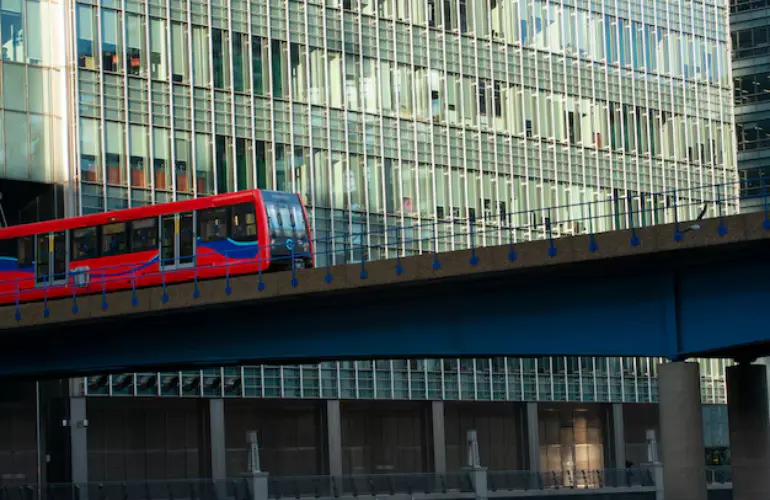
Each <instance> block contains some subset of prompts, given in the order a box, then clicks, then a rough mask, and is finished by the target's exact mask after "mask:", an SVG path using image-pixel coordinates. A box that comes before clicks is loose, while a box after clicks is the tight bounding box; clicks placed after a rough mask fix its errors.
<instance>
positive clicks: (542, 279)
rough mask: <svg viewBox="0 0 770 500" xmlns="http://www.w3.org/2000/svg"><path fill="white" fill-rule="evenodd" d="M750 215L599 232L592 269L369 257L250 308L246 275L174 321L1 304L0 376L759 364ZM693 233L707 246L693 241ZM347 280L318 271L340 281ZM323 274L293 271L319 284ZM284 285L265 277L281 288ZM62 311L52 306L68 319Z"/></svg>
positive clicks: (761, 283) (487, 254)
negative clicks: (19, 313)
mask: <svg viewBox="0 0 770 500" xmlns="http://www.w3.org/2000/svg"><path fill="white" fill-rule="evenodd" d="M761 216H762V214H751V215H750V216H739V217H735V218H728V219H725V221H726V223H727V224H728V226H729V229H730V233H729V235H728V236H725V237H721V238H722V239H721V240H720V239H719V238H720V237H719V236H716V234H717V229H716V227H717V226H716V221H704V223H703V224H702V228H701V230H700V231H698V232H697V234H692V235H688V239H687V240H685V241H683V242H681V243H680V244H679V245H680V246H677V245H672V246H671V248H669V249H663V250H661V249H660V248H658V249H657V250H656V251H650V250H649V245H648V248H647V251H646V252H645V251H637V249H631V250H629V249H628V239H629V233H628V232H626V231H623V232H616V233H608V234H606V235H598V236H597V241H598V242H599V245H600V246H599V248H600V249H601V250H602V251H604V253H605V256H604V258H592V259H584V260H579V261H576V260H569V259H566V258H565V259H553V258H552V259H551V262H547V263H546V264H545V265H539V266H535V265H532V266H526V265H523V264H521V263H517V264H516V265H510V266H509V267H508V268H507V269H497V270H494V269H489V268H484V267H483V266H479V267H480V269H478V272H474V273H468V274H464V275H463V274H461V273H454V275H452V276H449V277H446V278H437V277H433V276H431V279H415V280H411V281H409V280H401V281H395V282H392V283H382V282H378V281H377V278H376V276H374V275H375V274H376V273H377V272H379V271H378V270H380V271H382V272H385V271H387V272H390V273H392V272H393V270H392V267H393V263H392V262H377V263H371V264H367V266H370V267H369V269H370V275H372V279H371V280H369V283H372V282H373V283H372V284H368V283H367V284H366V286H364V284H361V285H359V286H349V287H340V288H338V289H336V290H331V291H325V292H321V291H317V292H309V293H304V294H303V293H298V294H293V295H292V294H285V295H281V294H277V295H274V296H272V297H266V298H258V297H259V294H258V293H257V292H255V291H254V289H255V288H256V278H255V277H251V276H249V277H243V278H237V279H234V280H233V281H232V286H233V290H234V294H235V291H237V290H239V289H245V288H249V294H250V297H251V298H249V299H244V300H230V301H228V302H227V303H219V304H208V305H202V306H197V307H186V308H180V309H175V310H160V311H158V310H155V311H148V312H146V313H143V314H130V315H117V314H116V315H113V316H106V317H103V318H100V319H99V318H95V317H94V316H96V315H92V316H91V317H89V318H88V319H87V320H85V321H76V320H72V321H66V322H60V323H53V324H50V323H48V322H45V321H39V322H37V323H36V324H29V326H24V325H22V324H21V323H22V322H19V324H16V325H11V324H10V323H11V322H10V320H9V318H10V317H11V316H12V315H13V308H5V309H3V310H2V315H3V316H4V317H5V319H4V320H3V323H4V326H7V327H6V328H5V329H4V330H2V331H0V335H2V336H3V341H4V342H3V343H4V345H5V346H6V348H5V349H2V350H0V375H4V376H32V375H36V374H50V375H69V374H75V373H96V372H101V373H103V372H105V371H134V370H138V369H148V368H158V369H159V368H171V367H175V366H188V367H189V366H192V365H226V364H239V363H248V362H255V361H259V362H270V361H275V362H281V363H285V362H306V361H309V360H323V359H346V358H348V359H349V358H358V359H361V358H365V359H371V358H378V357H389V358H390V357H406V356H425V357H442V356H446V357H458V356H460V357H461V356H486V355H493V356H494V355H500V356H502V355H510V356H549V355H586V356H662V357H668V358H672V359H680V358H684V357H689V356H714V357H723V356H726V357H727V356H729V357H756V356H761V355H765V354H768V353H770V345H769V344H768V343H767V342H766V341H765V339H766V338H767V337H768V335H767V333H765V332H766V328H767V326H766V323H767V321H766V319H765V316H764V311H765V310H766V307H767V304H768V303H770V302H769V301H768V299H770V287H768V286H767V283H770V262H768V259H767V258H766V256H767V255H768V245H770V239H766V238H768V237H770V234H767V233H770V232H764V233H757V234H758V236H755V237H753V238H747V237H746V235H747V234H748V230H747V229H746V228H747V227H748V226H749V225H748V222H747V221H749V220H751V221H753V219H748V218H749V217H754V218H757V217H761ZM761 222H762V219H761V218H759V219H757V221H753V222H752V224H754V223H758V225H759V226H761ZM666 227H667V226H661V227H657V228H655V227H653V228H646V229H643V230H640V231H638V234H639V235H640V237H641V240H642V244H643V245H644V244H645V243H644V242H645V241H648V240H649V239H650V238H652V237H653V236H651V235H655V238H658V239H660V238H663V236H666V235H664V234H663V233H664V232H665V230H666V229H665V228H666ZM645 232H649V234H647V233H645ZM662 235H663V236H662ZM741 235H743V237H741ZM666 238H670V235H668V236H666ZM698 238H705V240H704V243H703V244H700V245H699V244H697V242H698ZM613 239H614V240H617V241H616V246H618V247H619V246H620V243H621V242H625V245H626V246H625V249H624V250H623V251H622V252H619V251H618V252H616V253H619V255H615V256H611V255H608V254H611V250H610V249H611V248H613V244H612V242H613V241H614V240H613ZM570 240H572V241H571V242H570ZM715 241H716V244H715V243H714V242H715ZM586 242H587V239H586V238H582V237H576V238H570V239H562V240H557V241H556V247H557V249H559V248H561V249H562V250H563V249H566V248H568V245H570V248H572V249H573V253H574V249H575V248H576V247H577V245H578V244H580V245H584V244H586ZM544 243H545V242H534V243H531V244H522V245H520V246H519V248H520V250H519V255H520V260H521V259H523V258H525V256H526V254H527V247H528V245H532V247H531V248H532V249H542V251H543V252H545V251H546V246H544ZM538 245H539V246H538ZM481 250H483V252H482V251H481ZM481 250H480V251H479V255H480V258H481V260H482V261H484V260H485V259H487V260H488V261H493V262H496V263H501V262H505V261H506V260H507V255H508V251H509V249H508V248H507V247H498V248H486V249H481ZM538 251H541V250H538ZM564 253H565V252H564V251H562V253H561V255H564ZM467 256H468V252H454V253H453V254H442V255H440V258H441V259H442V262H444V263H445V265H446V267H449V264H450V263H453V262H454V263H456V262H462V260H463V259H467ZM599 257H602V256H599ZM432 259H433V256H431V255H425V256H419V257H414V258H409V259H404V260H403V261H402V263H403V266H404V268H405V273H406V274H409V273H410V272H414V273H419V272H420V269H423V268H430V266H431V264H432ZM545 259H548V257H545ZM541 260H543V259H542V258H541ZM466 262H467V261H466ZM466 265H467V266H470V264H466ZM357 269H360V266H340V267H339V268H332V270H331V271H332V274H333V275H335V276H344V275H345V273H347V275H351V274H352V273H354V272H358V271H357ZM325 272H326V271H325V270H322V269H319V270H312V271H306V272H305V273H307V274H305V275H304V276H305V277H306V278H307V279H314V280H317V279H318V278H319V277H320V278H322V277H323V274H322V273H325ZM282 274H283V273H281V275H282ZM447 274H452V273H451V272H448V273H447ZM281 275H279V274H276V275H272V276H271V277H270V280H280V279H285V281H287V282H288V281H289V280H290V276H281ZM302 279H303V274H302V273H301V274H300V280H302ZM348 281H349V282H350V281H351V280H350V279H348ZM276 282H277V281H276ZM377 283H379V284H377ZM201 286H202V287H203V286H210V287H214V286H215V284H213V282H209V283H208V284H202V285H201ZM216 286H220V285H216ZM331 288H334V287H331ZM179 290H181V288H180V289H179ZM179 290H177V292H179ZM217 290H218V288H217ZM319 290H320V289H319ZM177 292H174V291H172V301H173V300H174V295H173V293H177ZM153 293H156V294H158V293H159V292H157V290H156V291H155V292H153ZM212 293H213V292H212ZM217 293H218V294H219V295H224V291H223V290H222V291H218V292H217ZM121 294H122V295H121ZM121 294H112V295H114V297H113V296H109V300H110V304H111V306H110V308H111V309H113V310H114V309H116V308H125V309H126V310H127V311H129V310H130V306H121V305H120V301H124V302H126V303H128V302H130V299H129V298H128V296H127V295H126V294H125V293H122V292H121ZM97 298H98V299H99V302H100V301H101V297H97ZM94 302H95V303H99V302H96V301H94ZM69 304H70V303H69V302H67V301H66V300H63V301H60V303H59V304H58V305H57V304H51V305H50V307H51V310H52V311H54V310H65V309H67V308H69V307H70V305H69ZM190 305H193V304H190ZM30 307H39V306H38V305H30V306H29V307H27V308H26V309H24V314H25V315H29V314H30V311H31V310H32V309H30ZM81 307H82V306H81ZM52 317H54V315H53V313H52ZM11 326H14V327H11Z"/></svg>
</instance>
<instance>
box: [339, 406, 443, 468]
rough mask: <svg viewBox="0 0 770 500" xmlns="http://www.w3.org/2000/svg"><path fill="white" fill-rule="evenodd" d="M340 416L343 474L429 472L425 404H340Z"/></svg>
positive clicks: (426, 408)
mask: <svg viewBox="0 0 770 500" xmlns="http://www.w3.org/2000/svg"><path fill="white" fill-rule="evenodd" d="M341 413H342V415H341V427H342V472H343V474H373V473H396V472H428V471H430V470H431V468H432V465H431V456H432V455H431V453H430V451H429V450H430V445H429V444H430V441H429V440H430V436H431V434H432V433H431V431H430V427H429V425H430V424H429V418H430V406H429V405H428V404H426V403H424V402H411V401H410V402H406V401H404V402H398V401H371V402H361V401H343V402H342V404H341Z"/></svg>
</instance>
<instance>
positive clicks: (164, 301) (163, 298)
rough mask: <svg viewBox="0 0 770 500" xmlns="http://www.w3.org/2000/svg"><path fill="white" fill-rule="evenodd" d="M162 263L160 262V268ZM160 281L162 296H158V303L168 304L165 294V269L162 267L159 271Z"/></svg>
mask: <svg viewBox="0 0 770 500" xmlns="http://www.w3.org/2000/svg"><path fill="white" fill-rule="evenodd" d="M162 265H163V261H161V266H162ZM160 275H161V279H162V281H163V295H161V296H160V301H161V302H163V303H164V304H166V303H168V294H167V293H166V268H165V267H162V268H161V270H160Z"/></svg>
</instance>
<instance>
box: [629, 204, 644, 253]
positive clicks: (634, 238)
mask: <svg viewBox="0 0 770 500" xmlns="http://www.w3.org/2000/svg"><path fill="white" fill-rule="evenodd" d="M628 215H629V217H628V219H629V223H630V224H631V241H630V242H629V243H631V246H632V247H638V246H639V244H640V243H641V242H640V241H639V236H637V235H636V224H634V198H633V197H632V196H631V194H630V193H629V194H628Z"/></svg>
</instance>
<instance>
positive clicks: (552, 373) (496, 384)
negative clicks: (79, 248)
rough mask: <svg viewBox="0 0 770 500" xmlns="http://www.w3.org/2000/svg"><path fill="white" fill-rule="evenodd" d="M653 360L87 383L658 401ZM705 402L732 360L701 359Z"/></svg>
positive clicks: (160, 392) (400, 364)
mask: <svg viewBox="0 0 770 500" xmlns="http://www.w3.org/2000/svg"><path fill="white" fill-rule="evenodd" d="M661 361H662V360H660V359H653V358H627V357H626V358H590V357H542V358H527V359H522V358H510V357H496V358H476V359H438V360H437V359H408V360H403V359H402V360H376V361H339V362H324V363H320V364H307V365H301V366H270V365H260V366H243V367H237V368H212V369H205V370H192V371H184V372H163V373H138V374H123V375H113V376H99V377H90V378H88V379H81V383H82V388H83V392H82V393H83V394H86V395H88V396H94V397H97V396H115V397H169V398H180V397H212V398H219V397H227V398H284V399H351V400H368V399H380V400H422V401H425V400H443V401H554V402H557V401H560V402H581V403H582V402H599V403H602V402H604V403H621V402H624V403H656V402H657V401H658V396H657V376H656V371H657V366H656V365H657V363H659V362H661ZM699 363H700V370H701V397H702V401H703V402H704V403H707V404H708V403H717V404H726V403H727V395H726V388H725V376H724V373H725V367H726V365H728V364H730V362H729V361H726V360H718V359H704V360H699Z"/></svg>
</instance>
